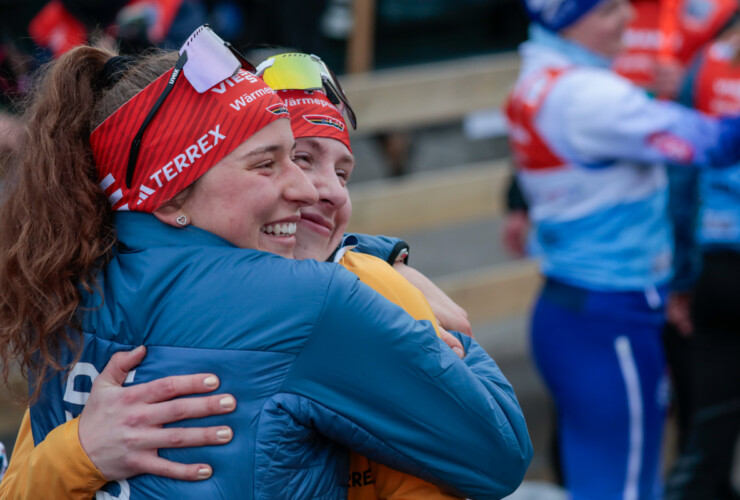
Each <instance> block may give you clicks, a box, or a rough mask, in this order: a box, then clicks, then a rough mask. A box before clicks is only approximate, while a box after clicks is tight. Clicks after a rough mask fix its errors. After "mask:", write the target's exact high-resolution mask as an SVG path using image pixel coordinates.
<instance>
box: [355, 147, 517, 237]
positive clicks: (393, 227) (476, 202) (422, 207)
mask: <svg viewBox="0 0 740 500" xmlns="http://www.w3.org/2000/svg"><path fill="white" fill-rule="evenodd" d="M509 176H510V170H509V166H508V160H499V161H490V162H482V163H476V164H472V165H469V166H465V167H457V168H451V169H445V170H440V171H435V172H423V173H419V174H412V175H409V176H406V177H402V178H400V179H399V178H394V179H382V180H378V181H371V182H363V183H358V184H356V185H352V184H350V193H351V195H352V218H351V221H350V224H349V230H350V231H353V232H358V233H367V234H404V233H407V232H409V231H420V230H423V229H428V228H434V227H441V226H444V225H449V224H453V223H455V222H460V221H464V220H473V219H479V218H483V217H495V216H498V215H500V214H501V213H502V210H503V206H502V204H503V200H504V196H503V193H504V190H505V189H506V188H507V186H508V182H509Z"/></svg>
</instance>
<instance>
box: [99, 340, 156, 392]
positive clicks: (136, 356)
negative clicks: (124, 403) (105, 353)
mask: <svg viewBox="0 0 740 500" xmlns="http://www.w3.org/2000/svg"><path fill="white" fill-rule="evenodd" d="M144 356H146V347H144V346H143V345H141V346H139V347H137V348H136V349H134V350H132V351H121V352H117V353H115V354H114V355H113V357H111V359H110V361H108V364H107V365H105V368H104V369H103V371H102V372H101V373H100V376H99V377H98V380H101V382H110V383H113V384H116V385H123V383H124V382H125V381H126V376H127V375H128V372H130V371H131V370H132V369H133V368H134V367H135V366H137V365H138V364H139V363H141V360H142V359H144ZM96 381H97V380H96Z"/></svg>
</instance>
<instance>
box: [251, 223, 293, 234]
mask: <svg viewBox="0 0 740 500" xmlns="http://www.w3.org/2000/svg"><path fill="white" fill-rule="evenodd" d="M297 226H298V224H296V223H295V222H286V223H284V224H266V225H264V226H262V227H261V228H260V231H262V232H263V233H267V234H269V235H271V236H277V237H278V238H285V237H288V236H293V235H294V234H295V231H296V227H297Z"/></svg>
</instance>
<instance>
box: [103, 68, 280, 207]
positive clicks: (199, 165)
mask: <svg viewBox="0 0 740 500" xmlns="http://www.w3.org/2000/svg"><path fill="white" fill-rule="evenodd" d="M172 75H173V71H172V70H171V71H168V72H167V73H165V74H164V75H162V76H160V77H159V78H157V79H156V80H155V81H154V82H152V83H151V84H149V85H148V86H147V87H146V88H144V89H143V90H142V91H141V92H139V93H138V94H136V95H135V96H134V97H133V98H131V99H130V100H129V101H128V102H126V104H124V105H123V106H121V107H120V108H119V109H118V110H116V112H114V113H113V114H112V115H111V116H109V117H108V118H107V119H106V120H105V121H104V122H103V123H101V124H100V126H98V127H97V128H96V129H95V130H94V131H93V133H92V134H91V135H90V145H91V146H92V151H93V156H94V158H95V165H96V167H97V170H98V178H99V179H100V186H101V188H102V189H103V190H104V191H105V193H106V194H107V195H108V199H109V200H110V203H111V205H112V207H113V209H114V210H137V211H143V212H152V211H154V210H156V209H157V208H159V207H160V206H161V205H162V203H164V202H166V201H167V200H169V199H171V198H172V197H173V196H175V195H176V194H177V193H179V192H180V191H182V190H183V189H185V188H186V187H187V186H189V185H190V184H192V183H193V182H194V181H195V180H196V179H198V177H200V176H201V175H203V174H204V173H205V172H206V171H207V170H208V169H209V168H211V167H212V166H213V165H215V164H216V163H218V162H219V161H220V160H221V159H222V158H223V157H225V156H226V155H228V154H229V153H230V152H231V151H233V150H234V149H236V148H237V147H238V146H239V145H240V144H242V143H243V142H244V141H246V140H247V139H248V138H249V137H251V136H252V135H254V133H256V132H257V131H259V130H260V129H262V128H263V127H265V126H266V125H268V124H269V123H272V122H273V121H275V120H277V119H280V118H288V111H287V109H286V107H285V105H284V104H283V101H282V100H280V98H279V97H278V96H277V95H276V94H275V92H274V91H273V90H272V89H271V88H270V87H268V86H267V85H266V84H265V82H264V81H262V79H261V78H259V77H256V76H255V75H254V74H252V73H250V72H248V71H245V70H244V69H240V70H239V71H238V72H237V73H236V74H234V75H233V76H231V77H229V78H226V79H225V80H223V81H221V82H220V83H218V84H216V85H215V86H213V87H211V88H210V89H208V90H205V91H204V92H203V93H199V92H198V91H197V90H196V89H195V88H194V87H193V84H191V83H190V82H189V81H188V79H187V78H180V79H178V80H177V81H176V83H175V85H174V87H173V88H172V91H171V92H170V94H169V95H168V96H167V98H166V99H165V100H164V102H163V103H162V105H161V107H160V108H159V110H158V111H157V114H156V115H155V116H154V118H153V119H152V121H151V122H150V123H149V125H148V127H147V128H146V131H145V132H144V135H143V138H142V141H141V146H140V148H139V155H138V159H137V161H136V169H135V171H134V175H133V179H132V182H131V187H130V188H128V187H127V186H126V182H125V178H126V171H127V166H128V157H129V150H130V148H131V143H132V141H133V139H134V136H135V135H136V133H137V130H138V129H139V127H140V125H141V124H142V123H143V122H144V120H145V118H146V116H147V114H148V113H149V111H150V110H151V109H152V107H153V106H154V103H155V102H156V101H157V99H158V98H159V97H160V94H161V93H162V90H163V89H164V88H165V86H166V85H167V83H168V81H169V79H170V78H171V77H172ZM185 75H186V76H187V67H186V72H185Z"/></svg>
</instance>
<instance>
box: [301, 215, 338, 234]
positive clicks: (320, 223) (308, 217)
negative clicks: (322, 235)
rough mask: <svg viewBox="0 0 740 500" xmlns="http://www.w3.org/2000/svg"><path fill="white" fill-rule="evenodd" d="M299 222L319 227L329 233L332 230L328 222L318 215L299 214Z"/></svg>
mask: <svg viewBox="0 0 740 500" xmlns="http://www.w3.org/2000/svg"><path fill="white" fill-rule="evenodd" d="M301 220H302V221H306V222H311V223H313V224H316V225H317V226H321V227H322V228H325V229H326V230H328V231H330V232H331V231H332V230H333V229H334V228H333V227H332V225H331V223H330V222H329V221H327V220H326V219H324V218H323V217H320V216H318V215H314V214H304V213H301Z"/></svg>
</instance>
